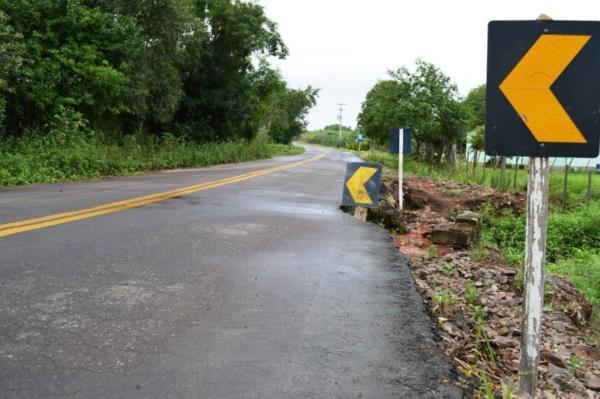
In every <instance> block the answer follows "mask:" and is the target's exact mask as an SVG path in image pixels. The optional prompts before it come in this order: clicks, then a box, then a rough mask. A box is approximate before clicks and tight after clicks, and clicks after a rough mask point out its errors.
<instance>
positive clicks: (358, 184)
mask: <svg viewBox="0 0 600 399" xmlns="http://www.w3.org/2000/svg"><path fill="white" fill-rule="evenodd" d="M376 173H377V169H376V168H368V167H366V166H361V167H360V168H358V169H357V170H356V172H354V174H353V175H352V177H351V178H350V179H349V180H348V183H346V187H348V191H350V195H352V198H353V199H354V202H356V203H357V204H365V205H373V200H372V199H371V197H370V196H369V193H368V192H367V189H366V188H365V184H366V183H367V182H368V181H369V180H371V178H372V177H373V176H375V174H376Z"/></svg>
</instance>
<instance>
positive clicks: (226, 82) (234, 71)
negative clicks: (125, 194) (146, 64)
mask: <svg viewBox="0 0 600 399" xmlns="http://www.w3.org/2000/svg"><path fill="white" fill-rule="evenodd" d="M196 13H197V18H198V19H199V20H201V21H205V23H206V24H207V28H206V29H207V31H209V32H210V35H209V40H197V39H198V38H196V37H195V35H192V36H191V37H190V38H189V39H186V40H185V49H184V51H183V54H182V57H181V64H180V65H181V71H182V78H183V88H184V97H183V99H182V104H181V108H180V110H179V112H178V113H177V118H176V122H177V124H178V126H187V129H185V132H184V133H185V134H186V135H188V136H192V137H195V138H197V139H202V140H206V139H215V138H220V139H230V138H235V137H243V138H251V137H253V136H254V134H256V132H257V130H258V128H259V124H260V118H257V117H256V113H260V112H261V109H262V108H263V107H262V105H261V101H262V100H263V99H264V98H263V97H262V96H260V95H259V96H257V95H256V91H255V90H254V89H253V84H254V83H255V80H256V74H257V69H260V66H256V65H255V63H254V62H253V60H254V59H255V58H259V59H266V58H268V57H279V58H284V57H285V56H286V55H287V48H286V47H285V44H284V43H283V40H282V39H281V36H280V35H279V33H278V32H277V25H276V24H275V23H274V22H272V21H271V20H269V19H268V18H267V17H266V15H265V13H264V10H263V8H262V7H261V6H259V5H258V4H255V3H245V2H241V1H237V0H236V1H231V0H205V1H198V7H197V8H196ZM258 73H259V74H260V71H258Z"/></svg>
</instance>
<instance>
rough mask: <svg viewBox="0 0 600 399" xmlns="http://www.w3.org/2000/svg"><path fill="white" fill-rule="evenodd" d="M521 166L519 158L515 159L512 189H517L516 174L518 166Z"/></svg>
mask: <svg viewBox="0 0 600 399" xmlns="http://www.w3.org/2000/svg"><path fill="white" fill-rule="evenodd" d="M520 164H521V157H517V160H516V161H515V177H514V179H513V188H517V173H519V166H520Z"/></svg>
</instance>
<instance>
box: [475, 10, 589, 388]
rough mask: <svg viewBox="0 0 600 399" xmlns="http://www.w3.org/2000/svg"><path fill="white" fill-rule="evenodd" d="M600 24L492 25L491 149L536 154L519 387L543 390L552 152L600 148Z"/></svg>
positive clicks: (575, 153) (574, 153) (543, 20)
mask: <svg viewBox="0 0 600 399" xmlns="http://www.w3.org/2000/svg"><path fill="white" fill-rule="evenodd" d="M598 65H600V23H598V22H575V21H552V20H549V18H548V17H545V16H543V17H540V18H539V19H538V20H537V21H492V22H490V24H489V32H488V79H487V87H488V90H487V94H486V132H485V134H486V137H485V147H486V153H487V154H488V155H494V156H503V157H505V156H527V157H529V176H528V186H527V231H526V244H525V265H524V275H525V276H524V277H525V298H524V302H523V318H522V329H521V355H520V363H519V390H520V391H521V393H524V394H528V395H529V396H530V397H534V396H535V393H536V389H537V380H538V365H539V359H540V342H541V338H542V331H541V328H542V316H543V307H544V267H545V262H546V234H547V228H548V181H549V170H550V167H549V162H548V157H578V158H594V157H596V156H597V155H598V148H599V145H598V143H599V139H600V135H599V134H598V132H599V128H598V127H599V126H598V125H599V121H598V118H597V116H596V113H597V109H599V108H600V95H599V93H600V80H598V79H597V76H598V73H599V72H600V71H599V70H598V69H599V68H598Z"/></svg>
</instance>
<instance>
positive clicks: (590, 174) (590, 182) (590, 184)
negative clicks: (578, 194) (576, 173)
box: [585, 169, 592, 202]
mask: <svg viewBox="0 0 600 399" xmlns="http://www.w3.org/2000/svg"><path fill="white" fill-rule="evenodd" d="M591 200H592V170H591V169H590V170H588V188H587V194H586V195H585V202H590V201H591Z"/></svg>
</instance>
